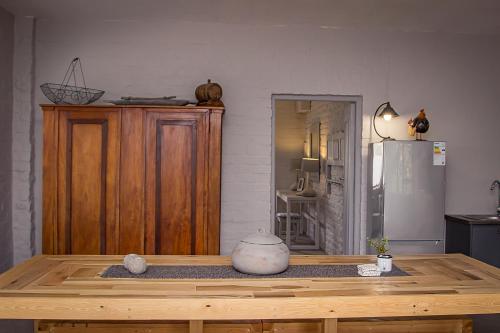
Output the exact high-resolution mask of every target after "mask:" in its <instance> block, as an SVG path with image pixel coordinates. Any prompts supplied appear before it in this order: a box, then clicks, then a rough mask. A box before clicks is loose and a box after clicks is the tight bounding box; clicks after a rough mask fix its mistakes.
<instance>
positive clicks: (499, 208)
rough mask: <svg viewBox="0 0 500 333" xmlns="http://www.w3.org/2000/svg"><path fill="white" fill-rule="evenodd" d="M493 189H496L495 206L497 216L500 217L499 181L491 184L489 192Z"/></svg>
mask: <svg viewBox="0 0 500 333" xmlns="http://www.w3.org/2000/svg"><path fill="white" fill-rule="evenodd" d="M495 187H498V205H497V215H498V216H500V180H498V179H497V180H494V181H493V183H491V186H490V190H491V191H494V190H495Z"/></svg>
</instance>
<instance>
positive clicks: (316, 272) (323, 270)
mask: <svg viewBox="0 0 500 333" xmlns="http://www.w3.org/2000/svg"><path fill="white" fill-rule="evenodd" d="M408 275H409V274H408V273H406V272H405V271H403V270H402V269H400V268H399V267H397V266H395V265H392V271H391V272H388V273H382V275H381V276H383V277H384V276H408ZM359 276H360V275H358V268H357V266H356V265H291V266H289V267H288V269H287V270H286V271H284V272H283V273H280V274H273V275H250V274H244V273H240V272H238V271H237V270H235V269H234V268H233V267H232V266H227V265H212V266H149V267H148V269H147V270H146V272H144V273H143V274H137V275H135V274H132V273H130V272H129V271H128V270H127V269H126V268H125V267H123V266H122V265H113V266H110V267H109V268H107V269H106V270H105V271H104V272H103V273H102V274H101V277H103V278H118V279H256V278H266V279H269V278H278V279H279V278H328V277H359Z"/></svg>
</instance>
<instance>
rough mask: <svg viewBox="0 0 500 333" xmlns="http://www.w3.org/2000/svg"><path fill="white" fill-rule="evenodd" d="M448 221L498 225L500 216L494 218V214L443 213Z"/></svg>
mask: <svg viewBox="0 0 500 333" xmlns="http://www.w3.org/2000/svg"><path fill="white" fill-rule="evenodd" d="M445 217H446V220H447V221H450V222H456V223H463V224H491V225H500V218H498V219H495V218H494V217H495V215H486V214H484V215H445Z"/></svg>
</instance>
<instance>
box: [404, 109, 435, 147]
mask: <svg viewBox="0 0 500 333" xmlns="http://www.w3.org/2000/svg"><path fill="white" fill-rule="evenodd" d="M429 126H430V124H429V120H428V119H427V118H426V116H425V111H424V109H422V110H420V112H419V113H418V115H417V116H416V117H415V118H414V119H410V120H409V121H408V134H409V135H411V136H414V135H415V136H416V139H417V140H419V141H420V140H423V139H422V134H423V133H425V132H427V131H428V130H429Z"/></svg>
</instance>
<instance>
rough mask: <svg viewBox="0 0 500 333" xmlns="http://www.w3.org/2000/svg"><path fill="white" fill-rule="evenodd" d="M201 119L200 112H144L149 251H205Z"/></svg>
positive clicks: (203, 153) (158, 252) (147, 243)
mask: <svg viewBox="0 0 500 333" xmlns="http://www.w3.org/2000/svg"><path fill="white" fill-rule="evenodd" d="M205 122H206V120H205V115H204V114H192V115H189V116H186V115H183V117H179V116H178V115H175V114H174V115H172V114H162V113H149V114H148V115H147V145H146V147H147V148H146V150H147V151H146V166H147V171H146V179H147V180H146V181H147V184H148V185H147V188H146V206H147V211H146V230H147V232H146V234H147V237H146V247H147V252H148V253H154V254H203V253H205V248H206V240H205V227H206V223H205V220H206V217H205V209H204V205H205V202H204V201H205V195H204V189H205V185H206V177H205V162H206V158H205V147H204V145H205V143H206V134H207V133H206V130H207V127H206V124H205Z"/></svg>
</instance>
